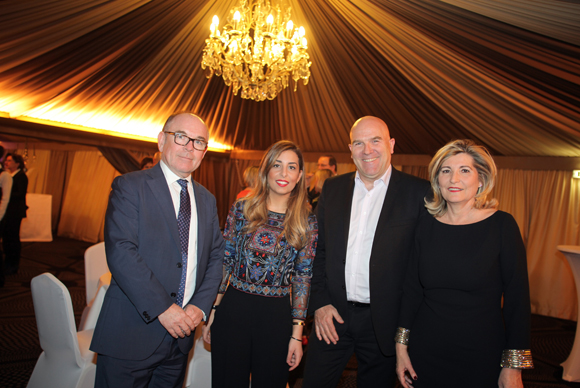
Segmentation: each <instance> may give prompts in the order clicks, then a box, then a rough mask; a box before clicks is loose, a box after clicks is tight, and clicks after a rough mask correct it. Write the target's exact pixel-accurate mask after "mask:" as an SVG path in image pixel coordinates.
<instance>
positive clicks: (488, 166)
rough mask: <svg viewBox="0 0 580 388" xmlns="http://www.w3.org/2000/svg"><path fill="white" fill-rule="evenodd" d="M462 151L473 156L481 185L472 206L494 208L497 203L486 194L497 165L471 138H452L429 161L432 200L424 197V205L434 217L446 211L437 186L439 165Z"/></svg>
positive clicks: (489, 189) (445, 203)
mask: <svg viewBox="0 0 580 388" xmlns="http://www.w3.org/2000/svg"><path fill="white" fill-rule="evenodd" d="M462 153H464V154H467V155H469V156H471V157H472V158H473V166H474V167H475V169H476V170H477V176H478V178H479V181H480V182H481V187H480V189H479V190H478V191H477V194H476V195H475V205H474V207H475V208H476V209H495V208H496V207H497V205H498V202H497V199H495V198H493V199H490V200H489V201H488V200H487V196H488V195H489V193H490V192H491V190H492V189H493V186H494V185H495V177H496V176H497V167H496V166H495V162H494V161H493V158H492V157H491V155H490V154H489V152H488V151H487V149H486V148H485V147H483V146H480V145H477V144H475V143H474V142H473V140H468V139H465V140H454V141H451V142H449V143H447V144H446V145H445V146H443V147H442V148H441V149H440V150H439V151H437V153H436V154H435V156H434V157H433V159H432V160H431V163H429V180H430V181H431V188H432V189H433V200H432V201H429V200H428V199H427V198H425V207H426V208H427V210H428V211H429V213H430V214H431V215H432V216H434V217H441V216H442V215H443V214H445V213H446V212H447V202H446V201H445V198H443V195H442V194H441V187H440V186H439V173H440V172H441V167H442V166H443V163H445V161H446V160H447V159H449V158H450V157H452V156H455V155H457V154H462Z"/></svg>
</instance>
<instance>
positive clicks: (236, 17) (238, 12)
mask: <svg viewBox="0 0 580 388" xmlns="http://www.w3.org/2000/svg"><path fill="white" fill-rule="evenodd" d="M241 17H242V15H241V14H240V11H236V12H235V13H234V20H235V21H236V22H239V21H240V18H241Z"/></svg>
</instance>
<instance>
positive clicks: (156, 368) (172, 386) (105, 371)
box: [95, 332, 195, 388]
mask: <svg viewBox="0 0 580 388" xmlns="http://www.w3.org/2000/svg"><path fill="white" fill-rule="evenodd" d="M194 333H195V332H194ZM194 333H191V335H194ZM143 340H144V341H146V340H147V339H146V338H143ZM186 364H187V354H183V353H182V352H181V350H180V349H179V346H178V345H177V340H176V339H175V338H173V337H171V336H170V335H169V333H167V334H166V335H165V338H164V339H163V342H161V345H159V348H157V350H156V351H155V353H153V354H152V355H151V356H150V357H148V358H146V359H145V360H121V359H118V358H114V357H109V356H105V355H102V354H99V355H98V356H97V373H96V377H95V388H117V387H123V388H129V387H130V388H181V387H182V385H183V380H184V379H185V368H186Z"/></svg>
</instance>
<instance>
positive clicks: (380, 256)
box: [310, 168, 430, 356]
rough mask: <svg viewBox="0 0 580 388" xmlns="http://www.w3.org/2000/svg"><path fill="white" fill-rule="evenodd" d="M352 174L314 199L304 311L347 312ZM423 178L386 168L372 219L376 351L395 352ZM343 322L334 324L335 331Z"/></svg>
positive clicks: (421, 207)
mask: <svg viewBox="0 0 580 388" xmlns="http://www.w3.org/2000/svg"><path fill="white" fill-rule="evenodd" d="M354 177H355V173H354V172H353V173H349V174H344V175H339V176H337V177H335V178H331V179H328V180H327V181H326V182H325V183H324V187H323V189H322V194H321V195H320V199H319V202H318V208H317V211H318V245H317V248H316V257H315V259H314V266H313V277H312V291H311V297H310V298H311V299H310V312H311V313H314V311H315V310H316V309H318V308H320V307H323V306H326V305H328V304H332V305H333V306H334V307H335V308H336V309H337V310H338V313H339V314H340V315H341V316H342V317H343V319H344V318H345V317H346V316H347V315H346V313H347V306H348V305H347V299H346V280H345V272H344V271H345V263H346V249H347V244H348V233H349V225H350V214H351V206H352V197H353V192H354ZM429 190H430V185H429V182H427V181H426V180H424V179H419V178H417V177H414V176H412V175H408V174H405V173H403V172H400V171H397V170H395V169H394V168H393V169H392V174H391V180H390V183H389V188H388V190H387V194H386V196H385V201H384V203H383V209H382V211H381V215H380V216H379V220H378V223H377V229H376V232H375V237H374V240H373V247H372V251H371V259H370V266H371V268H370V293H371V316H372V320H373V326H374V328H375V334H376V336H377V340H378V343H379V346H380V348H381V351H382V352H383V353H384V354H385V355H387V356H390V355H393V354H394V353H395V343H394V340H393V338H394V336H395V330H396V328H397V320H398V315H399V307H400V302H401V294H402V288H403V280H404V277H405V272H406V269H407V263H408V260H409V259H410V257H411V255H412V251H413V241H414V232H415V226H416V224H417V221H418V220H419V217H420V216H421V215H422V214H425V213H426V209H425V206H424V198H425V196H426V195H427V194H428V193H429ZM346 324H347V323H346V322H345V324H344V325H340V324H338V323H335V326H336V329H337V333H338V335H339V336H340V335H341V329H343V328H345V326H346Z"/></svg>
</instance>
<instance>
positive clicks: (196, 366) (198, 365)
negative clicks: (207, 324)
mask: <svg viewBox="0 0 580 388" xmlns="http://www.w3.org/2000/svg"><path fill="white" fill-rule="evenodd" d="M203 325H204V323H203V322H202V323H200V324H199V326H198V327H197V329H196V331H195V334H196V337H197V338H196V340H195V344H194V346H193V348H192V349H191V352H189V360H188V363H187V371H186V375H185V381H184V384H183V387H184V388H211V353H210V351H209V350H210V349H211V347H210V345H208V344H206V343H205V342H204V340H203V338H202V337H201V328H202V327H203ZM226 373H227V372H226Z"/></svg>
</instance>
